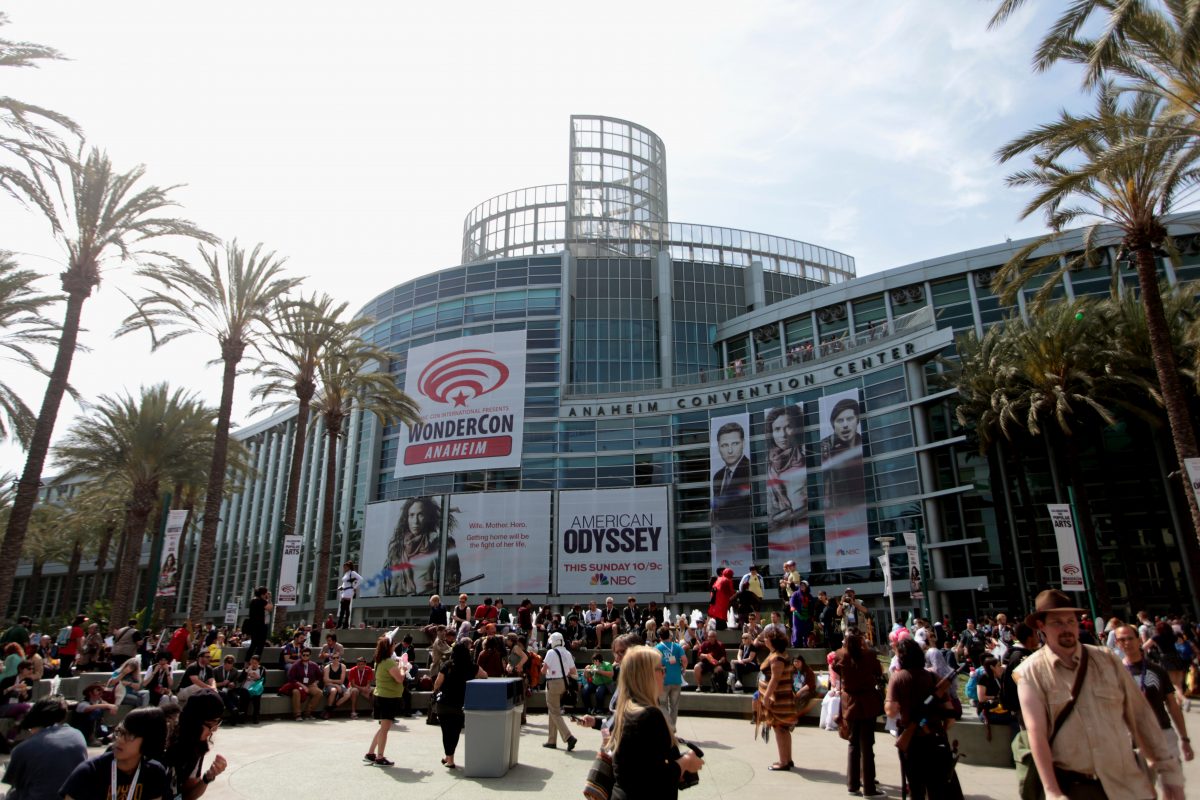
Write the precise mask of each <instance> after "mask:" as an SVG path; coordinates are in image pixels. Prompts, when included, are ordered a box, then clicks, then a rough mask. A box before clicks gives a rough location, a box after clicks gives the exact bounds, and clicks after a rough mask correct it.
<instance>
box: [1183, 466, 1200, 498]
mask: <svg viewBox="0 0 1200 800" xmlns="http://www.w3.org/2000/svg"><path fill="white" fill-rule="evenodd" d="M1183 467H1184V469H1186V470H1187V476H1188V483H1189V484H1191V487H1192V491H1193V492H1195V493H1196V502H1197V503H1200V458H1185V459H1184V460H1183Z"/></svg>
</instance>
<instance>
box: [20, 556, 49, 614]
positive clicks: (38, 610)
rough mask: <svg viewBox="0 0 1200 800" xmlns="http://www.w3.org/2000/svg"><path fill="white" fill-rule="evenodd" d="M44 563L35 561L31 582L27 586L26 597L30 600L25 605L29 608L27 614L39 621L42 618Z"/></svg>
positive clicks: (30, 574)
mask: <svg viewBox="0 0 1200 800" xmlns="http://www.w3.org/2000/svg"><path fill="white" fill-rule="evenodd" d="M43 566H44V564H43V562H42V561H41V560H39V559H34V561H33V569H32V570H31V571H30V573H29V581H28V582H27V583H26V584H25V595H26V596H27V597H28V598H29V599H28V600H27V601H26V602H25V605H26V606H28V607H29V611H28V612H27V613H28V614H29V616H31V617H33V618H34V619H39V618H40V617H41V616H42V567H43Z"/></svg>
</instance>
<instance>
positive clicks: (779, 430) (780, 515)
mask: <svg viewBox="0 0 1200 800" xmlns="http://www.w3.org/2000/svg"><path fill="white" fill-rule="evenodd" d="M763 435H764V438H765V439H766V441H767V547H768V549H769V550H770V551H771V563H772V564H779V563H782V562H784V561H787V560H788V559H792V560H794V561H795V562H796V569H798V570H799V571H800V574H802V575H807V574H808V573H810V572H811V571H812V551H811V547H810V539H809V533H808V465H807V463H806V462H805V455H806V454H805V452H804V407H803V406H802V405H801V404H799V403H797V404H796V405H794V406H780V407H778V408H772V409H768V410H767V411H766V412H764V414H763Z"/></svg>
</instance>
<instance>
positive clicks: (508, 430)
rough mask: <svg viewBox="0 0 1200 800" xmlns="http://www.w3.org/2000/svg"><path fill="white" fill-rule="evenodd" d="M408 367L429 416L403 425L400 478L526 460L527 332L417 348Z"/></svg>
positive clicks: (407, 382)
mask: <svg viewBox="0 0 1200 800" xmlns="http://www.w3.org/2000/svg"><path fill="white" fill-rule="evenodd" d="M406 369H407V372H406V374H405V379H404V391H405V392H407V393H408V395H409V397H411V398H413V399H414V400H416V401H417V403H418V405H419V406H420V413H421V420H420V422H417V423H414V424H412V425H406V426H404V427H403V429H402V430H401V431H400V443H399V450H398V452H399V455H398V456H397V458H396V477H398V478H411V477H414V476H417V475H432V474H436V473H439V472H455V471H458V470H479V469H499V468H502V467H519V466H521V448H522V445H523V439H524V424H525V331H506V332H502V333H495V334H489V335H487V336H464V337H462V338H460V339H447V340H445V341H442V342H434V343H433V344H427V345H422V346H421V347H414V348H412V349H411V350H409V351H408V366H407V368H406Z"/></svg>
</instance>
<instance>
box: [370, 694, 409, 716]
mask: <svg viewBox="0 0 1200 800" xmlns="http://www.w3.org/2000/svg"><path fill="white" fill-rule="evenodd" d="M403 703H404V701H403V698H400V697H380V696H379V695H375V705H374V706H373V707H372V710H371V716H372V717H374V718H375V719H395V718H396V717H398V716H400V714H401V713H403V711H404V704H403Z"/></svg>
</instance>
